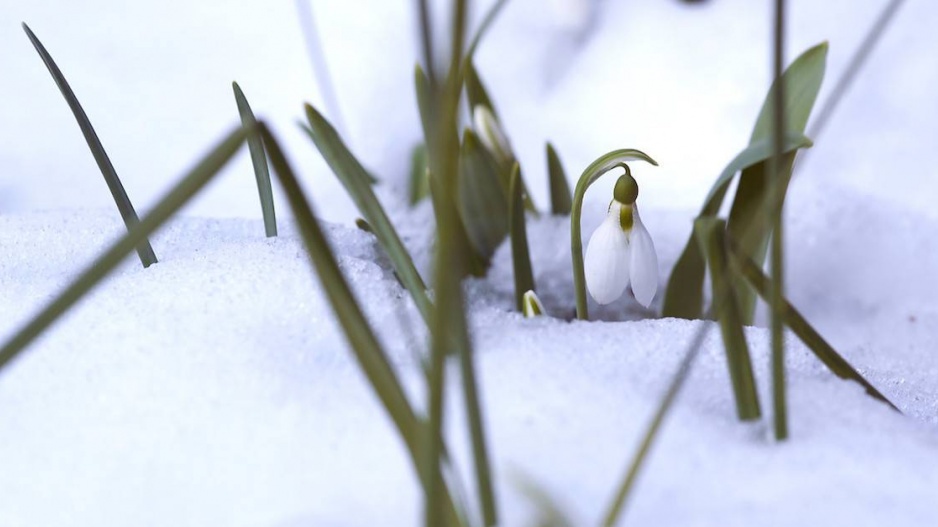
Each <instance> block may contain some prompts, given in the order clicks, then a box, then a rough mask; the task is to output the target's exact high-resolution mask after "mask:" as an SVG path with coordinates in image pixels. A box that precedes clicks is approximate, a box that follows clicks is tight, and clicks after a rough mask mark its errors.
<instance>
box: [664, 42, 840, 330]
mask: <svg viewBox="0 0 938 527" xmlns="http://www.w3.org/2000/svg"><path fill="white" fill-rule="evenodd" d="M826 54H827V44H826V43H825V44H820V45H818V46H815V47H813V48H811V49H809V50H808V51H806V52H805V53H803V54H802V55H801V56H800V57H799V58H798V59H796V60H795V62H794V63H792V65H791V66H789V68H788V70H786V72H785V74H784V75H783V78H784V79H786V80H785V87H786V88H790V89H788V90H786V91H785V93H784V95H785V99H786V101H787V104H788V106H787V107H786V108H787V112H788V123H787V124H788V127H787V128H786V139H785V148H784V151H785V152H786V153H791V154H792V155H793V154H794V152H796V151H797V150H798V149H799V148H807V147H809V146H811V141H810V139H808V138H807V137H805V136H804V125H805V123H806V122H807V118H808V115H809V114H810V112H811V108H812V106H813V104H814V100H815V98H816V97H817V90H818V89H819V87H820V83H821V80H822V79H823V76H824V62H825V57H826ZM773 89H774V88H773ZM772 93H773V91H772V90H770V92H769V94H768V96H767V97H766V100H765V101H766V102H765V103H763V109H762V111H761V112H760V115H759V117H758V119H757V124H756V127H755V130H754V131H753V134H752V138H751V140H750V143H749V146H748V147H747V148H746V149H744V150H743V151H742V152H740V154H739V155H737V156H736V158H734V159H733V160H732V161H731V162H730V164H729V165H727V167H726V168H725V169H724V170H723V172H722V173H721V174H720V176H719V177H718V178H717V180H716V182H715V183H714V185H713V187H712V188H711V190H710V193H709V194H708V195H707V198H706V200H705V201H704V206H703V207H702V209H701V212H700V216H701V217H702V216H714V215H716V214H718V213H719V210H720V207H721V206H722V204H723V199H724V198H725V196H726V192H727V190H728V189H729V185H730V183H731V182H732V179H733V177H734V176H735V175H736V173H737V172H740V171H742V174H741V176H740V184H739V188H738V189H737V199H736V201H735V202H734V205H733V207H734V208H735V209H736V211H737V212H736V214H735V215H732V216H731V219H730V223H729V225H730V228H731V229H736V232H737V233H739V232H741V231H742V230H745V231H746V239H747V240H753V241H751V242H747V246H748V247H749V248H750V254H751V255H753V256H756V254H755V253H756V252H758V248H759V247H765V246H766V243H767V240H768V233H767V232H768V228H767V227H761V226H760V225H762V224H764V223H765V222H764V220H763V218H762V216H764V214H761V210H760V209H759V208H760V207H761V206H762V205H763V204H764V203H766V200H765V195H764V193H763V192H761V190H760V189H761V188H762V187H763V185H764V182H762V181H759V180H761V179H764V177H765V176H764V174H765V167H764V166H763V165H764V164H765V163H767V162H768V160H769V159H771V157H772V139H771V135H770V134H769V130H768V126H769V125H770V124H771V96H772ZM786 177H790V170H788V171H787V174H786ZM781 190H782V191H786V190H787V185H785V186H783V187H782V188H781ZM743 208H748V209H750V211H749V212H747V213H745V214H742V210H743ZM699 251H700V248H699V247H698V246H697V243H696V242H695V241H694V239H693V235H691V236H689V239H688V241H687V243H686V244H685V246H684V251H683V252H682V253H681V256H680V258H678V261H677V263H676V264H675V266H674V269H673V270H672V272H671V277H670V278H669V280H668V287H667V291H666V292H665V298H664V306H663V309H662V315H663V316H666V317H678V318H686V319H695V318H700V317H701V315H702V313H703V280H704V266H705V262H704V258H703V256H702V255H701V254H700V252H699ZM763 259H764V251H763V252H762V256H761V257H760V258H759V261H762V260H763ZM737 289H738V290H739V291H740V294H741V295H742V298H741V306H740V309H741V312H742V314H743V319H744V321H745V322H747V323H749V322H751V318H752V307H751V306H754V298H753V297H752V294H751V293H750V292H749V291H748V289H747V288H737Z"/></svg>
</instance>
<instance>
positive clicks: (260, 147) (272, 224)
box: [231, 82, 277, 238]
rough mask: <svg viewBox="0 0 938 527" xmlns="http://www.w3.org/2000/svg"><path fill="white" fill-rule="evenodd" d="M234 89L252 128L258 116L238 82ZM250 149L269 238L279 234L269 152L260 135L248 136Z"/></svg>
mask: <svg viewBox="0 0 938 527" xmlns="http://www.w3.org/2000/svg"><path fill="white" fill-rule="evenodd" d="M231 88H232V89H233V90H234V97H235V103H236V104H237V105H238V113H239V114H240V115H241V124H242V125H243V126H244V127H245V128H251V127H253V126H254V125H255V124H257V118H255V117H254V112H253V111H251V105H250V104H248V100H247V98H246V97H245V96H244V92H243V91H241V87H240V86H238V83H237V82H232V83H231ZM248 149H249V150H250V151H251V164H253V165H254V177H255V179H257V195H258V196H259V197H260V200H261V214H262V215H263V216H264V232H265V233H266V234H267V237H268V238H271V237H273V236H276V235H277V215H276V213H275V212H274V193H273V189H271V186H270V170H269V169H268V168H267V154H266V153H265V152H264V143H263V142H262V141H261V138H260V136H251V137H248Z"/></svg>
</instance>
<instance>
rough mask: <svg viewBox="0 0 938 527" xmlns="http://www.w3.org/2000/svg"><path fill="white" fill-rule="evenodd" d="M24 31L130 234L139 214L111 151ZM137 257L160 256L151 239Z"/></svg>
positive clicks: (44, 54)
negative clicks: (105, 146) (79, 131)
mask: <svg viewBox="0 0 938 527" xmlns="http://www.w3.org/2000/svg"><path fill="white" fill-rule="evenodd" d="M23 30H24V31H26V36H27V37H29V41H30V42H32V44H33V47H34V48H36V51H37V52H38V53H39V56H40V57H41V58H42V62H43V63H45V65H46V68H47V69H48V70H49V73H50V74H51V75H52V79H53V80H55V84H56V86H58V87H59V91H60V92H62V97H64V98H65V102H67V103H68V107H69V108H70V109H71V110H72V115H74V116H75V120H76V121H78V127H79V128H81V133H82V135H83V136H85V142H86V143H88V148H89V149H90V150H91V155H93V156H94V160H95V163H97V164H98V169H99V170H100V171H101V175H102V176H104V181H105V183H107V187H108V190H110V191H111V197H113V198H114V203H115V204H116V205H117V210H118V211H119V212H120V215H121V218H122V219H123V220H124V225H125V226H126V227H127V230H128V231H129V230H130V229H132V228H133V226H134V225H136V224H137V223H139V221H140V220H139V218H138V217H137V212H136V211H135V210H134V206H133V204H132V203H131V202H130V198H129V197H128V196H127V192H126V191H125V190H124V185H123V184H122V183H121V180H120V178H119V177H117V171H116V170H114V165H112V164H111V159H110V158H109V157H108V155H107V152H105V151H104V145H102V144H101V140H100V139H98V134H97V133H96V132H95V131H94V127H92V126H91V121H90V120H89V119H88V116H87V115H86V114H85V110H84V109H83V108H82V107H81V104H79V102H78V98H77V97H76V96H75V93H74V92H73V91H72V88H71V87H70V86H69V85H68V81H66V80H65V76H64V75H62V72H61V71H60V70H59V67H58V66H57V65H56V64H55V61H54V60H52V56H51V55H49V52H48V51H46V48H45V47H44V46H43V45H42V42H39V39H38V38H37V37H36V35H35V34H34V33H33V32H32V30H31V29H29V26H27V25H26V24H25V23H24V24H23ZM137 255H138V256H139V257H140V263H142V264H143V266H144V267H149V266H150V265H152V264H155V263H156V262H157V260H156V254H155V253H154V252H153V247H151V246H150V241H149V240H148V239H147V238H143V239H141V240H140V243H139V244H138V245H137Z"/></svg>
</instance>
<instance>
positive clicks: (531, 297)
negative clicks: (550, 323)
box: [521, 290, 544, 318]
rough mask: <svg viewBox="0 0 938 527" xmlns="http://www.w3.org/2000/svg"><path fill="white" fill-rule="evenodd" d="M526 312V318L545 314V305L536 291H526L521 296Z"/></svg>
mask: <svg viewBox="0 0 938 527" xmlns="http://www.w3.org/2000/svg"><path fill="white" fill-rule="evenodd" d="M521 303H522V306H523V309H522V311H523V312H524V318H532V317H538V316H541V315H543V314H544V306H543V305H541V299H540V298H538V297H537V293H535V292H534V291H530V290H528V291H526V292H525V293H524V296H523V297H522V298H521Z"/></svg>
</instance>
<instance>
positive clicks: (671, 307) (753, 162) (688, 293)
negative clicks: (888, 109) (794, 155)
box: [662, 134, 812, 320]
mask: <svg viewBox="0 0 938 527" xmlns="http://www.w3.org/2000/svg"><path fill="white" fill-rule="evenodd" d="M811 145H812V143H811V140H810V139H808V138H807V137H805V136H803V135H801V134H794V135H792V134H790V135H789V136H788V137H787V138H786V143H785V152H786V153H788V152H794V151H796V150H797V149H799V148H807V147H810V146H811ZM771 157H772V144H771V141H770V140H768V139H761V140H759V141H756V142H755V143H752V144H751V145H749V146H748V147H746V148H745V149H744V150H743V151H742V152H740V153H739V154H738V155H737V156H736V157H735V158H733V160H732V161H730V164H729V165H727V166H726V168H724V169H723V172H721V173H720V176H719V177H718V178H717V180H716V182H715V183H714V184H713V187H712V188H711V189H710V193H709V194H708V195H707V199H706V200H704V205H703V207H702V208H701V211H700V215H699V216H698V217H700V218H703V217H707V216H716V215H717V214H718V213H719V212H720V206H721V205H722V204H723V198H724V197H725V196H726V192H727V190H729V187H730V183H731V182H732V180H733V177H734V176H735V175H736V173H737V172H739V171H743V176H742V177H745V176H746V175H748V174H751V172H746V171H747V170H748V169H750V168H753V167H760V168H758V170H759V171H761V170H762V169H761V165H762V164H764V163H765V162H767V161H768V160H769V159H770V158H771ZM705 268H706V262H705V261H704V257H703V253H702V252H701V251H700V245H699V244H698V243H697V241H696V240H695V238H694V235H693V234H691V235H690V236H689V237H688V240H687V243H686V244H685V245H684V251H683V252H682V253H681V256H680V257H679V258H678V260H677V262H676V263H675V264H674V269H673V270H672V271H671V277H670V278H669V280H668V287H667V291H665V296H664V307H663V309H662V315H663V316H666V317H676V318H685V319H688V320H693V319H697V318H700V317H701V316H702V314H703V282H704V270H705Z"/></svg>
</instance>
